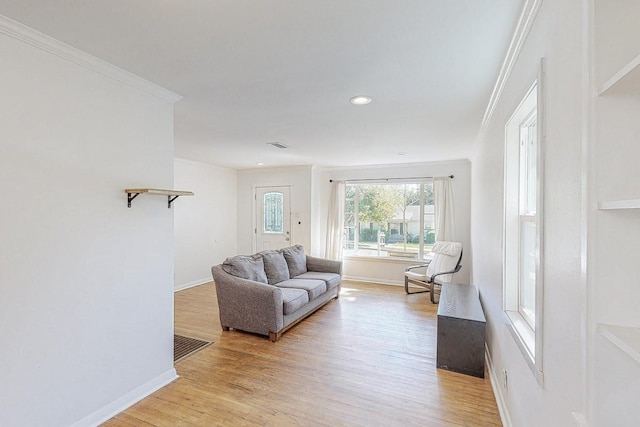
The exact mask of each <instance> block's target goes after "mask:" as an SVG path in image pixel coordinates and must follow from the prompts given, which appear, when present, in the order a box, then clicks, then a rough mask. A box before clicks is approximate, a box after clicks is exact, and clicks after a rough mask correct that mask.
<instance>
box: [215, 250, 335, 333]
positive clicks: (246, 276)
mask: <svg viewBox="0 0 640 427" xmlns="http://www.w3.org/2000/svg"><path fill="white" fill-rule="evenodd" d="M211 273H212V275H213V280H214V282H215V285H216V293H217V295H218V307H219V309H220V324H221V325H222V329H223V330H225V331H228V330H229V329H230V328H233V329H238V330H242V331H246V332H253V333H256V334H261V335H267V336H268V337H269V339H270V340H271V341H273V342H276V341H278V340H279V339H280V336H281V335H282V333H283V332H284V331H286V330H287V329H289V328H290V327H292V326H293V325H295V324H296V323H298V322H299V321H301V320H302V319H304V318H305V317H307V316H309V315H310V314H312V313H313V312H314V311H315V310H317V309H319V308H320V307H322V306H323V305H324V304H326V303H327V302H329V301H330V300H331V299H333V298H336V299H337V298H338V297H339V295H340V284H341V280H342V279H341V274H342V262H340V261H332V260H328V259H323V258H316V257H311V256H307V255H306V254H305V253H304V248H303V247H302V246H299V245H297V246H291V247H289V248H284V249H280V250H269V251H262V252H259V253H257V254H255V255H248V256H247V255H238V256H235V257H231V258H227V259H226V260H225V261H224V262H223V263H222V264H220V265H216V266H213V267H211Z"/></svg>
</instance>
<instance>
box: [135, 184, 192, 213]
mask: <svg viewBox="0 0 640 427" xmlns="http://www.w3.org/2000/svg"><path fill="white" fill-rule="evenodd" d="M124 192H125V193H127V206H128V207H131V201H132V200H133V199H135V198H136V197H138V196H139V195H140V194H143V193H146V194H159V195H161V196H167V205H168V208H169V209H171V203H172V202H173V201H174V200H175V199H177V198H178V197H180V196H193V192H192V191H178V190H158V189H156V188H127V189H126V190H124Z"/></svg>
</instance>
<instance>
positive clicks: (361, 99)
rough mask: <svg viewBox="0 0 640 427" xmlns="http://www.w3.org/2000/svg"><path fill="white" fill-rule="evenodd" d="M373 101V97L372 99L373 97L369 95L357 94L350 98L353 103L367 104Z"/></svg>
mask: <svg viewBox="0 0 640 427" xmlns="http://www.w3.org/2000/svg"><path fill="white" fill-rule="evenodd" d="M371 101H373V99H371V97H370V96H367V95H357V96H354V97H353V98H351V99H350V100H349V102H350V103H352V104H353V105H367V104H369V103H370V102H371Z"/></svg>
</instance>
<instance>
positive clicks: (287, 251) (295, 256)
mask: <svg viewBox="0 0 640 427" xmlns="http://www.w3.org/2000/svg"><path fill="white" fill-rule="evenodd" d="M282 254H283V255H284V259H286V260H287V266H288V267H289V276H291V277H296V276H299V275H301V274H304V273H306V272H307V256H306V255H305V254H304V247H302V246H301V245H295V246H291V247H289V248H284V249H282Z"/></svg>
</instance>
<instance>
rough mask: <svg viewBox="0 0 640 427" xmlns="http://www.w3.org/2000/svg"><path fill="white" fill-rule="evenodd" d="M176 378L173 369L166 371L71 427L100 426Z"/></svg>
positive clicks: (176, 375)
mask: <svg viewBox="0 0 640 427" xmlns="http://www.w3.org/2000/svg"><path fill="white" fill-rule="evenodd" d="M177 378H178V374H177V372H176V370H175V368H171V369H169V370H168V371H166V372H165V373H164V374H162V375H160V376H158V377H156V378H154V379H152V380H151V381H148V382H146V383H144V384H142V385H141V386H140V387H137V388H135V389H133V390H132V391H130V392H129V393H127V394H125V395H124V396H122V397H120V398H119V399H117V400H114V401H113V402H111V403H110V404H108V405H107V406H105V407H103V408H101V409H99V410H98V411H96V412H94V413H93V414H90V415H88V416H86V417H84V418H83V419H81V420H80V421H78V422H76V423H74V424H72V426H71V427H94V426H98V425H100V424H102V423H103V422H105V421H107V420H108V419H110V418H112V417H114V416H116V415H117V414H119V413H120V412H122V411H124V410H125V409H127V408H128V407H130V406H132V405H134V404H135V403H138V402H139V401H141V400H142V399H144V398H145V397H147V396H149V395H150V394H151V393H153V392H155V391H157V390H159V389H161V388H162V387H164V386H166V385H167V384H169V383H171V382H173V381H175V380H176V379H177Z"/></svg>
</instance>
